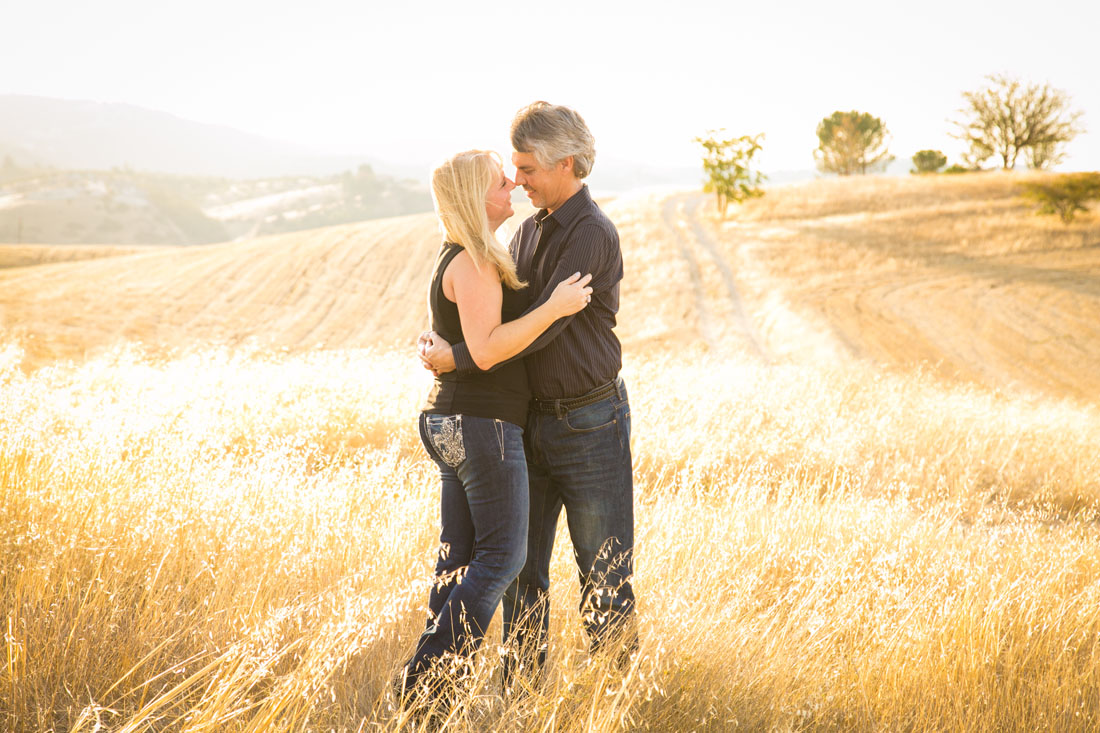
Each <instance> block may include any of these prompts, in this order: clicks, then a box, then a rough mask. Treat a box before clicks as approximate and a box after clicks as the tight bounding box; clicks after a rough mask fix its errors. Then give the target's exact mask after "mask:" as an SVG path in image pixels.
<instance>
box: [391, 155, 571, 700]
mask: <svg viewBox="0 0 1100 733" xmlns="http://www.w3.org/2000/svg"><path fill="white" fill-rule="evenodd" d="M513 188H515V184H514V183H513V182H512V181H510V180H509V179H508V178H507V176H505V175H504V171H503V169H502V167H501V164H500V162H499V159H498V158H497V157H496V156H495V154H493V153H490V152H487V151H481V150H472V151H468V152H465V153H459V154H458V155H455V156H454V157H452V158H451V159H449V160H447V161H446V162H445V163H443V165H441V166H439V168H437V169H436V170H435V171H434V172H433V174H432V198H433V200H434V203H435V210H436V214H437V215H438V216H439V221H440V225H441V228H442V230H443V233H444V236H445V241H444V243H443V245H442V247H441V248H440V251H439V256H438V257H437V259H436V264H435V272H434V274H433V276H432V281H431V287H430V289H429V294H428V305H429V309H430V312H431V327H432V330H434V331H435V332H437V333H439V334H440V335H441V336H442V337H443V338H445V339H447V340H448V341H449V342H451V343H458V342H460V341H464V342H466V344H467V345H468V347H469V349H470V355H471V357H472V358H473V360H474V362H475V363H476V364H477V365H478V367H479V368H480V369H482V370H488V369H489V368H491V367H493V366H494V365H496V364H499V363H500V362H502V361H506V360H507V359H509V358H510V357H512V356H515V355H516V354H518V353H519V352H520V351H522V350H523V349H524V348H526V347H527V346H528V345H529V344H530V343H531V342H532V341H534V340H535V338H536V337H537V336H538V335H539V334H541V333H542V332H543V331H545V330H546V329H547V328H549V326H550V325H551V324H552V323H553V322H554V321H556V320H557V319H559V318H562V317H564V316H568V315H572V314H573V313H576V312H578V311H580V310H582V309H583V308H584V307H585V305H586V303H587V302H588V301H589V300H590V296H591V292H592V289H591V288H589V287H588V281H589V280H590V279H591V276H590V275H586V276H584V277H581V276H580V274H579V273H577V274H575V275H573V276H571V277H570V278H568V279H567V280H564V281H563V282H561V283H560V284H559V285H558V286H557V288H556V289H555V290H554V292H553V295H552V296H551V297H550V299H549V300H548V301H547V302H546V303H545V304H543V305H541V306H539V307H538V308H536V309H534V310H532V311H531V312H530V313H527V314H526V315H523V316H522V317H518V316H520V314H521V313H522V312H523V311H524V309H525V308H526V307H527V298H526V297H525V296H524V292H523V290H522V289H523V287H524V285H525V283H522V282H520V281H519V279H518V278H517V277H516V268H515V263H514V262H513V261H512V259H511V257H510V256H509V255H508V252H507V250H505V249H504V247H503V246H501V245H500V243H499V242H497V240H496V237H495V235H494V232H495V231H496V230H497V228H498V227H499V226H500V225H501V224H502V223H504V221H505V220H506V219H507V218H508V217H510V216H511V215H512V213H513V212H512V203H511V193H512V189H513ZM511 319H515V320H511ZM530 398H531V394H530V391H529V390H528V387H527V372H526V369H525V368H524V366H523V363H522V362H521V361H518V360H517V361H514V362H512V363H508V364H504V365H502V366H500V367H499V368H497V369H495V370H493V371H481V372H477V373H473V374H460V373H457V372H449V373H447V374H443V375H441V376H437V377H436V380H435V384H434V385H433V386H432V390H431V392H430V393H429V395H428V398H427V401H426V403H425V405H424V407H423V408H422V413H421V415H420V437H421V439H422V440H423V442H424V447H425V448H426V449H427V451H428V454H429V455H430V456H431V458H432V459H433V460H434V461H435V462H436V463H437V464H438V465H439V470H440V475H441V478H442V497H441V509H442V512H441V514H442V531H441V532H440V550H439V558H438V560H437V561H436V569H435V584H434V587H433V588H432V591H431V595H430V596H429V599H428V608H429V618H428V625H427V629H426V630H425V631H424V633H423V635H421V637H420V640H419V642H418V643H417V646H416V651H415V653H414V654H413V657H412V659H411V660H409V662H408V664H407V665H406V666H405V670H404V678H403V681H402V684H403V689H402V690H401V692H402V693H403V694H405V693H409V692H412V691H413V690H414V688H416V686H417V684H418V682H420V681H421V680H422V679H424V673H425V672H427V671H428V670H429V669H430V668H431V666H432V664H433V663H435V662H436V661H437V660H439V659H440V658H441V657H444V656H445V655H451V654H453V655H459V656H460V657H461V656H465V655H468V654H470V653H472V652H473V651H474V650H475V649H476V648H477V647H478V645H479V644H480V643H481V640H482V638H483V637H484V635H485V629H486V628H487V627H488V625H489V622H490V621H491V620H492V617H493V614H494V612H495V611H496V607H497V605H498V604H499V603H500V598H501V596H502V595H503V593H504V590H505V589H506V588H507V587H508V585H509V584H510V583H511V582H512V580H513V579H514V578H515V577H516V575H518V574H519V571H520V570H521V569H522V568H523V565H524V561H525V559H526V553H527V524H528V491H527V463H526V460H525V458H524V454H523V425H524V424H525V423H526V415H527V404H528V402H529V400H530ZM442 683H443V680H442V678H440V677H437V678H434V681H433V682H429V684H428V689H433V688H437V686H438V685H439V684H442ZM433 691H438V690H436V689H433Z"/></svg>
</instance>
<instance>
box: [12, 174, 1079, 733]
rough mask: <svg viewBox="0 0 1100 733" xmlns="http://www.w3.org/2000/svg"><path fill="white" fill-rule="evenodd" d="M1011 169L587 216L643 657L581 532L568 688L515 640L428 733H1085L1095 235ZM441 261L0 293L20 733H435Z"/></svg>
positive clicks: (401, 224)
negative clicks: (613, 640) (596, 580)
mask: <svg viewBox="0 0 1100 733" xmlns="http://www.w3.org/2000/svg"><path fill="white" fill-rule="evenodd" d="M1018 180H1019V177H1014V176H1000V175H991V176H973V177H971V176H964V177H956V178H950V179H948V178H942V177H941V178H916V177H914V178H913V179H901V180H895V179H863V180H858V179H857V180H849V181H820V182H815V183H812V184H807V185H804V186H795V187H788V188H783V189H778V190H775V191H772V192H769V194H768V196H766V197H765V198H764V199H760V200H758V201H754V202H752V203H750V204H749V205H747V206H746V207H745V208H744V209H742V210H740V211H739V214H738V216H737V217H736V218H735V219H734V220H732V221H731V222H727V223H720V222H716V221H713V219H711V218H710V217H709V215H708V214H707V212H706V211H705V209H704V206H705V205H706V204H708V203H709V202H708V201H707V200H706V199H704V198H703V197H702V196H700V195H695V194H685V195H676V196H671V197H669V196H656V195H655V196H650V197H641V198H636V199H632V200H627V199H623V200H615V201H610V202H605V209H606V210H607V211H608V213H609V215H610V216H611V217H612V219H613V220H614V221H615V222H616V224H617V226H618V227H619V230H620V234H621V236H622V241H623V248H624V258H625V261H626V270H627V278H626V279H625V280H624V282H623V289H622V303H623V307H622V311H621V313H620V326H619V328H618V329H617V331H618V333H619V335H620V337H621V339H622V341H623V343H624V345H625V348H626V356H625V364H626V366H625V374H626V378H627V381H628V385H629V388H630V392H631V402H632V419H633V422H634V438H633V441H632V443H633V450H634V456H635V481H636V503H637V512H636V517H637V577H636V579H635V588H636V590H637V593H638V598H639V616H640V619H639V621H640V625H641V633H642V647H641V650H640V653H639V655H638V657H637V658H636V660H635V662H634V664H633V666H632V667H631V668H630V669H629V670H628V671H627V672H626V673H625V674H619V673H616V672H614V671H613V670H612V669H610V668H609V667H608V665H607V664H606V662H605V661H604V660H602V659H591V658H590V657H589V655H588V654H587V652H586V651H585V641H584V638H583V634H582V632H581V631H580V623H579V618H578V613H577V611H576V608H575V606H576V603H577V600H578V598H577V595H578V591H577V581H576V572H575V568H574V567H572V565H573V562H572V553H571V548H570V547H569V544H568V537H567V533H566V532H565V530H564V529H563V530H562V532H561V533H560V535H559V537H558V545H557V549H556V551H555V562H554V565H553V567H552V577H553V583H552V598H553V604H554V614H553V622H552V656H551V669H552V673H551V676H550V680H549V684H548V686H547V687H546V688H545V689H543V690H540V691H537V692H533V693H531V694H529V695H527V696H525V697H521V698H518V699H502V698H501V696H500V695H499V694H498V693H497V691H498V680H497V679H496V677H495V670H496V668H497V666H498V665H497V652H498V648H497V644H496V642H495V639H496V638H497V637H498V636H499V627H497V628H494V629H493V630H491V632H490V639H491V640H492V642H491V643H489V644H487V645H486V648H485V650H484V653H483V654H481V655H480V656H479V658H478V662H477V665H476V668H475V672H474V674H473V675H472V676H471V678H470V679H468V680H466V682H465V684H466V685H467V686H468V687H469V689H470V690H472V692H471V693H470V694H468V695H467V696H466V697H465V698H464V700H463V702H462V704H461V705H459V706H458V707H457V708H456V709H455V710H454V711H453V713H452V714H451V717H450V718H449V720H448V721H447V729H448V730H457V731H483V730H502V731H528V730H542V731H590V730H601V731H602V730H608V731H614V730H624V731H625V730H631V731H633V730H654V731H687V730H703V731H725V730H729V729H731V728H743V729H747V730H857V731H880V730H968V731H969V730H977V731H1004V730H1027V731H1029V730H1081V731H1086V730H1094V729H1096V728H1097V727H1098V726H1100V648H1098V643H1100V550H1098V549H1097V547H1100V545H1098V542H1097V540H1100V524H1098V520H1100V453H1098V451H1097V450H1096V446H1097V445H1100V414H1098V412H1097V409H1096V406H1095V397H1096V396H1097V395H1100V377H1098V376H1097V374H1098V372H1097V370H1096V369H1095V364H1097V363H1100V332H1098V327H1097V325H1096V324H1097V323H1100V318H1098V316H1100V297H1098V296H1100V294H1098V293H1097V291H1096V282H1097V281H1098V280H1097V277H1096V276H1097V274H1098V273H1100V265H1098V262H1100V261H1098V260H1097V255H1096V252H1097V251H1100V250H1098V248H1097V247H1096V246H1095V245H1096V244H1098V243H1100V237H1098V235H1100V224H1098V222H1097V219H1096V217H1095V216H1093V217H1091V218H1090V217H1086V218H1083V219H1082V220H1081V221H1080V222H1077V223H1075V224H1074V225H1073V226H1071V227H1068V228H1065V227H1063V226H1062V225H1061V224H1056V223H1054V222H1051V221H1049V220H1044V219H1041V218H1038V217H1035V216H1033V215H1032V214H1031V212H1030V210H1029V209H1027V208H1026V207H1025V206H1023V205H1022V204H1021V203H1020V202H1018V201H1017V200H1016V199H1015V198H1014V188H1015V186H1016V184H1017V182H1018ZM437 241H438V235H437V233H436V229H435V225H434V223H433V222H432V220H431V218H430V217H405V218H402V219H394V220H385V221H380V222H368V223H365V224H362V225H351V226H347V227H335V228H332V229H325V230H319V231H316V232H309V233H299V234H295V235H287V236H282V237H272V238H266V239H262V240H255V241H251V242H242V243H235V244H234V243H230V244H222V245H211V246H207V247H197V248H187V249H179V250H171V251H167V250H166V251H156V252H147V253H139V254H134V255H128V256H122V257H116V258H112V259H111V260H98V261H86V262H70V263H58V264H44V265H41V266H37V267H33V268H20V269H12V270H7V271H0V500H2V504H0V506H2V509H0V543H2V544H3V548H2V550H0V628H2V630H3V632H4V646H3V652H2V654H0V729H5V730H6V729H10V730H13V731H18V732H19V733H22V732H23V731H38V730H50V729H53V730H72V731H82V732H85V733H89V732H91V731H96V730H113V731H153V730H156V731H161V730H165V731H168V730H170V731H212V730H218V731H221V730H229V731H267V730H330V729H332V730H349V731H350V730H373V731H387V730H389V731H397V730H418V729H419V730H427V729H428V728H429V726H428V724H427V723H419V722H417V720H415V719H414V718H413V717H412V713H411V712H410V711H408V710H403V709H400V708H398V707H396V706H395V701H394V700H393V698H392V696H391V694H390V693H389V691H388V681H389V680H390V678H391V677H392V675H393V674H395V673H396V671H397V669H398V668H399V666H400V664H401V663H402V662H403V660H404V659H405V658H406V656H407V654H408V653H409V651H410V650H411V648H412V646H413V643H414V641H415V638H416V636H417V634H418V632H419V630H420V628H421V626H422V623H423V614H424V607H425V603H426V598H427V590H428V585H429V582H430V576H431V565H432V561H433V558H434V546H435V544H436V534H437V522H438V508H437V505H436V502H437V492H438V488H437V481H438V478H437V476H436V475H435V471H434V467H433V464H431V463H430V462H429V461H428V460H427V458H426V457H425V455H424V453H423V450H422V448H421V447H420V446H419V441H418V438H417V434H416V430H415V425H414V421H415V417H416V409H417V406H418V403H419V399H420V397H421V395H422V393H423V391H424V389H425V388H426V384H425V376H424V373H423V371H422V370H420V369H419V367H418V366H417V365H416V363H415V360H414V359H413V358H412V357H411V356H410V355H409V354H408V353H407V352H408V347H407V344H408V343H409V342H411V339H412V337H413V335H414V334H415V333H416V331H418V330H419V328H420V327H421V325H422V324H423V321H424V316H423V311H424V305H423V293H424V282H425V281H426V277H427V272H428V269H429V268H430V266H431V259H432V256H433V255H434V251H435V247H436V244H437ZM133 341H141V342H143V343H144V344H145V345H144V346H143V347H141V346H134V345H132V344H131V342H133ZM217 344H221V346H217ZM394 344H398V348H397V350H396V351H391V350H390V347H391V346H392V345H394ZM400 344H406V345H400ZM355 347H368V348H363V349H357V348H355ZM59 357H61V358H62V360H58V358H59ZM69 358H71V359H75V361H72V362H70V361H65V360H64V359H69ZM883 367H885V368H883Z"/></svg>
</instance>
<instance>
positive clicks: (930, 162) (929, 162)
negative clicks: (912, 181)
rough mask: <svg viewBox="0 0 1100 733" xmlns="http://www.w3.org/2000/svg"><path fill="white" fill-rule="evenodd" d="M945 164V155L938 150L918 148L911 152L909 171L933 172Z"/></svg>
mask: <svg viewBox="0 0 1100 733" xmlns="http://www.w3.org/2000/svg"><path fill="white" fill-rule="evenodd" d="M945 165H947V156H946V155H944V154H943V153H941V152H940V151H939V150H918V151H917V152H916V153H914V154H913V166H914V168H913V170H912V171H910V172H911V173H935V172H936V171H938V170H939V169H940V168H943V167H944V166H945Z"/></svg>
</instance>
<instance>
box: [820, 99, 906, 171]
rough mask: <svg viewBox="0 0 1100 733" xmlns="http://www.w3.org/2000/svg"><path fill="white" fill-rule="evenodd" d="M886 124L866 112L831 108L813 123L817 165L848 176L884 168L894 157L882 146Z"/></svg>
mask: <svg viewBox="0 0 1100 733" xmlns="http://www.w3.org/2000/svg"><path fill="white" fill-rule="evenodd" d="M888 134H889V133H888V131H887V130H886V125H884V124H882V120H880V119H879V118H878V117H872V116H871V115H869V114H867V113H866V112H857V111H855V110H852V111H851V112H833V114H832V115H831V116H829V117H826V118H825V119H823V120H822V121H821V122H820V123H818V125H817V139H818V142H819V145H818V147H817V149H816V150H814V159H815V160H817V165H818V168H820V169H821V170H823V171H825V172H827V173H836V174H838V175H841V176H849V175H852V174H853V173H867V171H869V170H872V171H873V170H876V169H879V168H885V167H886V164H887V163H889V162H890V161H891V160H893V159H894V157H893V156H892V155H890V151H889V150H887V148H886V136H887V135H888Z"/></svg>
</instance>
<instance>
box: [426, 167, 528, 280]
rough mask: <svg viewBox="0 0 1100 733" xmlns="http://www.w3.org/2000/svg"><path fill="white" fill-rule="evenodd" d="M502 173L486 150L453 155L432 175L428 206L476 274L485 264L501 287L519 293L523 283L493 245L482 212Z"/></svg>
mask: <svg viewBox="0 0 1100 733" xmlns="http://www.w3.org/2000/svg"><path fill="white" fill-rule="evenodd" d="M502 169H503V166H502V165H501V163H500V157H499V156H498V155H497V154H496V153H494V152H492V151H489V150H467V151H466V152H464V153H458V154H457V155H453V156H451V157H450V158H448V159H447V160H446V161H444V162H443V164H442V165H440V166H439V167H438V168H436V169H435V170H434V171H432V202H433V203H434V204H435V213H436V215H437V216H438V217H439V226H440V229H442V230H443V236H445V237H446V238H447V241H448V242H454V243H455V244H461V245H462V246H463V247H464V248H465V249H466V251H467V252H469V253H470V259H472V260H473V261H474V266H475V267H477V268H478V269H479V270H480V269H481V266H482V265H484V264H486V263H488V264H489V265H491V266H493V267H495V268H496V270H497V272H498V273H499V274H500V281H501V282H502V283H503V284H504V285H507V286H508V287H509V288H511V289H512V290H519V289H520V288H522V287H524V286H525V285H526V284H527V283H525V282H523V281H521V280H520V279H519V277H518V276H517V275H516V263H515V262H514V261H513V260H512V256H511V255H510V254H508V250H506V249H505V248H504V246H503V245H502V244H501V243H500V242H499V241H497V238H496V235H494V234H493V230H492V229H491V228H490V227H489V216H488V214H487V213H486V211H485V203H486V201H487V200H488V196H489V190H490V189H491V188H492V186H493V185H494V184H495V183H496V182H497V180H498V176H499V175H500V173H501V170H502Z"/></svg>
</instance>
